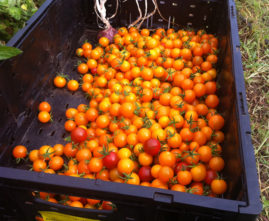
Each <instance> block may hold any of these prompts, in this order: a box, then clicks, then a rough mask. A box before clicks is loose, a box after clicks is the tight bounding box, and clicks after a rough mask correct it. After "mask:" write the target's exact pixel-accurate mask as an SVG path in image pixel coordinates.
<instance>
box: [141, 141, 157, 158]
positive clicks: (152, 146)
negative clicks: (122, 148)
mask: <svg viewBox="0 0 269 221" xmlns="http://www.w3.org/2000/svg"><path fill="white" fill-rule="evenodd" d="M160 150H161V144H160V142H159V141H158V140H157V139H155V138H150V139H148V140H147V141H146V142H145V143H144V151H145V152H146V153H148V154H150V155H151V156H156V155H157V154H158V153H159V151H160Z"/></svg>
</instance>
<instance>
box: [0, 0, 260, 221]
mask: <svg viewBox="0 0 269 221" xmlns="http://www.w3.org/2000/svg"><path fill="white" fill-rule="evenodd" d="M139 2H140V4H141V6H142V7H143V1H139ZM157 2H158V5H159V8H160V11H161V12H162V14H163V15H164V17H166V18H167V19H168V22H167V21H164V20H163V19H162V18H161V17H159V16H158V15H157V14H156V15H154V16H153V18H150V19H147V20H145V22H144V23H143V26H144V27H148V28H157V27H164V28H169V27H173V28H175V29H177V28H188V27H189V28H194V29H206V30H207V31H208V32H209V33H214V34H216V35H217V37H218V38H219V43H220V48H221V51H220V59H219V66H218V68H219V70H221V71H220V73H219V75H218V83H219V85H220V87H221V88H220V89H219V91H218V93H219V94H218V95H219V96H220V105H219V111H220V112H221V113H222V114H223V115H224V117H225V119H226V124H225V127H224V132H225V136H226V139H225V142H224V143H223V155H224V158H225V162H226V166H225V169H224V176H225V177H226V178H227V182H228V190H227V193H226V194H225V195H224V198H211V197H206V196H197V195H193V194H188V193H179V192H175V191H170V190H162V189H157V188H148V187H142V186H133V185H128V184H119V183H113V182H105V181H101V180H88V179H82V178H74V177H66V176H58V175H50V174H44V173H36V172H31V171H27V170H25V169H24V168H23V167H22V168H16V167H17V166H16V164H15V163H14V160H13V159H12V157H11V152H12V148H13V147H14V146H15V145H18V144H23V145H25V146H27V147H29V151H30V150H31V148H32V149H34V147H39V146H41V145H45V144H49V145H54V144H55V143H57V142H62V140H63V137H66V136H67V133H66V132H65V131H64V129H63V128H62V123H63V121H64V114H63V113H64V111H65V109H66V108H67V107H76V106H77V105H78V104H80V103H83V102H86V99H85V98H84V97H83V94H82V93H81V94H79V93H78V92H77V93H76V94H72V93H70V92H68V91H67V90H66V89H55V88H54V87H53V84H52V80H53V77H54V76H55V73H57V72H63V73H66V72H68V74H70V75H71V76H72V77H74V78H78V75H77V73H76V68H75V66H74V65H75V64H76V61H77V58H76V57H75V56H74V50H75V48H77V47H79V46H80V45H81V44H82V43H83V42H84V40H85V39H89V40H90V41H91V42H92V43H96V34H97V32H98V23H100V22H98V21H97V18H96V15H95V13H94V10H93V1H89V0H69V1H63V0H55V1H52V0H47V1H46V2H45V3H44V4H43V5H42V7H41V8H40V9H39V11H38V12H37V13H36V14H35V15H34V16H33V17H32V18H31V19H30V20H29V21H28V24H27V26H26V27H25V28H23V29H22V30H20V31H19V32H18V33H17V34H16V35H15V36H14V37H13V38H12V39H11V40H10V41H9V43H8V45H9V46H16V47H19V48H20V49H22V50H23V51H24V53H23V54H22V55H19V56H18V57H16V58H14V59H11V60H9V61H4V62H1V64H0V73H1V74H0V107H1V110H0V112H1V114H0V122H1V130H0V144H1V145H0V154H1V155H0V165H1V167H0V183H1V185H2V187H1V189H2V190H3V191H6V192H9V193H10V194H8V195H5V196H4V200H3V201H0V203H1V204H3V205H6V208H7V209H6V211H12V209H13V208H11V207H14V208H15V209H16V210H17V213H18V214H19V215H20V216H21V217H23V218H22V219H24V220H33V218H34V216H35V215H36V214H37V211H58V212H62V213H66V214H71V215H75V216H80V217H89V218H96V219H102V220H255V217H256V216H257V214H259V213H260V211H261V202H260V198H259V196H260V195H259V185H258V178H257V171H256V164H255V158H254V151H253V147H252V144H251V132H250V124H249V116H248V112H247V103H246V97H245V86H244V77H243V70H242V62H241V55H240V50H239V48H240V44H239V38H238V30H237V22H236V11H235V4H234V1H233V0H226V1H225V0H181V1H177V0H158V1H157ZM114 3H115V2H114V1H113V0H109V1H108V3H107V6H108V13H109V14H112V13H114V9H115V4H114ZM149 8H152V7H151V6H150V5H149ZM137 16H138V12H137V8H136V3H135V1H134V0H128V1H125V2H124V1H121V4H120V8H119V11H118V14H117V16H116V17H115V18H114V19H113V26H114V27H121V26H126V25H128V24H129V23H130V22H131V21H134V20H135V18H136V17H137ZM173 20H175V22H176V23H178V24H179V25H180V26H174V25H173V23H172V22H171V21H173ZM169 21H170V22H169ZM44 99H46V100H47V101H48V102H49V103H50V104H52V107H53V116H54V119H56V121H54V123H53V124H46V125H41V123H39V122H38V121H37V120H36V117H37V107H38V104H39V103H40V101H42V100H44ZM34 190H40V191H47V192H54V193H61V194H69V195H78V196H83V197H89V198H90V197H92V198H99V199H106V200H111V201H113V202H114V203H115V204H116V205H117V208H118V209H117V210H116V211H114V212H111V211H100V210H96V211H93V210H89V209H76V208H71V207H67V206H62V205H55V204H52V203H49V202H46V201H43V200H40V199H36V198H34V197H33V196H32V191H34ZM5 201H6V202H12V201H13V203H5ZM1 206H2V205H1ZM0 217H1V216H0Z"/></svg>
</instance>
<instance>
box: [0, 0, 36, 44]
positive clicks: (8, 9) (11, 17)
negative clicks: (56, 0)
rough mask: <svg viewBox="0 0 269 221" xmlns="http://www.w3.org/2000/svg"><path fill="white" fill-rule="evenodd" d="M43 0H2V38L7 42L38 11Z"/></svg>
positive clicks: (0, 18) (0, 28)
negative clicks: (35, 0)
mask: <svg viewBox="0 0 269 221" xmlns="http://www.w3.org/2000/svg"><path fill="white" fill-rule="evenodd" d="M40 5H41V1H37V3H35V2H34V1H33V0H0V40H1V41H2V42H7V41H8V40H9V39H10V38H11V37H12V36H13V35H14V34H15V33H16V32H17V31H18V30H19V29H21V28H22V27H23V26H24V25H25V23H26V21H27V20H28V19H29V18H30V17H31V16H32V15H33V14H34V13H35V12H36V11H37V9H38V6H40Z"/></svg>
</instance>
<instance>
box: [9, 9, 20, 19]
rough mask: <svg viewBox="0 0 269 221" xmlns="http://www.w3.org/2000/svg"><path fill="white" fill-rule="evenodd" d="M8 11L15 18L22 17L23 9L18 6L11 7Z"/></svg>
mask: <svg viewBox="0 0 269 221" xmlns="http://www.w3.org/2000/svg"><path fill="white" fill-rule="evenodd" d="M8 13H9V15H10V16H11V17H13V18H15V19H16V20H20V19H21V10H20V9H19V8H17V7H10V8H9V9H8Z"/></svg>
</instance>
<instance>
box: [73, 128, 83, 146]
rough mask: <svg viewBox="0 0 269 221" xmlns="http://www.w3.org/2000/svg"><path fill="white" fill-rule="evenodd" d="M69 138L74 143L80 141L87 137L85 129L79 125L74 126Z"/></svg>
mask: <svg viewBox="0 0 269 221" xmlns="http://www.w3.org/2000/svg"><path fill="white" fill-rule="evenodd" d="M71 139H72V141H74V142H75V143H81V142H83V141H85V140H86V139H87V131H86V130H85V129H83V128H81V127H76V128H75V129H74V130H72V131H71Z"/></svg>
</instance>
